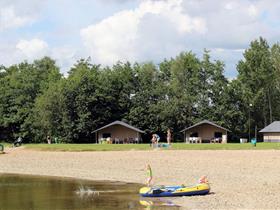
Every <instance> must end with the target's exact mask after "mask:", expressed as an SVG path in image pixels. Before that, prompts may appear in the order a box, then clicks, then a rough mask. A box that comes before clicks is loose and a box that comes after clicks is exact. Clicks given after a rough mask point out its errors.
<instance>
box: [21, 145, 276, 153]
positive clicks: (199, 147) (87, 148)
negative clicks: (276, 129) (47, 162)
mask: <svg viewBox="0 0 280 210" xmlns="http://www.w3.org/2000/svg"><path fill="white" fill-rule="evenodd" d="M24 146H25V148H27V149H34V150H43V151H80V152H82V151H130V150H152V149H151V148H150V145H149V144H25V145H24ZM272 149H277V150H278V149H280V143H257V146H256V147H253V146H252V145H251V144H249V143H247V144H185V143H174V144H172V147H171V148H162V149H161V150H272Z"/></svg>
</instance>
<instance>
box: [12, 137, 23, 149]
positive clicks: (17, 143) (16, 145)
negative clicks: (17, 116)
mask: <svg viewBox="0 0 280 210" xmlns="http://www.w3.org/2000/svg"><path fill="white" fill-rule="evenodd" d="M21 144H22V138H21V136H19V137H18V138H17V140H16V141H15V142H14V147H19V146H21Z"/></svg>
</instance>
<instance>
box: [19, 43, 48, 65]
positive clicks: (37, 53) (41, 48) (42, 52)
mask: <svg viewBox="0 0 280 210" xmlns="http://www.w3.org/2000/svg"><path fill="white" fill-rule="evenodd" d="M16 48H17V49H18V50H19V51H20V52H21V53H22V54H23V55H24V56H25V57H26V58H27V59H28V60H34V59H37V58H41V57H43V56H46V55H47V54H48V53H49V47H48V44H47V43H46V42H45V41H43V40H41V39H37V38H34V39H31V40H20V41H19V42H18V43H17V45H16Z"/></svg>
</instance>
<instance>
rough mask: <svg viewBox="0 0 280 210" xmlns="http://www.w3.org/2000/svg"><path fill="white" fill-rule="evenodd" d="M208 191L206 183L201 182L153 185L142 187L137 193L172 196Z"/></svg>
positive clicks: (208, 187)
mask: <svg viewBox="0 0 280 210" xmlns="http://www.w3.org/2000/svg"><path fill="white" fill-rule="evenodd" d="M209 192H210V186H209V184H208V183H201V184H197V185H192V186H184V185H181V186H155V187H142V188H141V189H140V190H139V193H140V195H141V196H143V197H172V196H192V195H206V194H208V193H209Z"/></svg>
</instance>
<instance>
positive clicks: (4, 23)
mask: <svg viewBox="0 0 280 210" xmlns="http://www.w3.org/2000/svg"><path fill="white" fill-rule="evenodd" d="M33 21H34V19H33V18H32V17H29V16H19V15H17V14H16V12H15V9H14V7H13V6H8V7H3V8H0V31H3V30H5V29H9V28H17V27H21V26H24V25H27V24H30V23H32V22H33Z"/></svg>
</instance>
